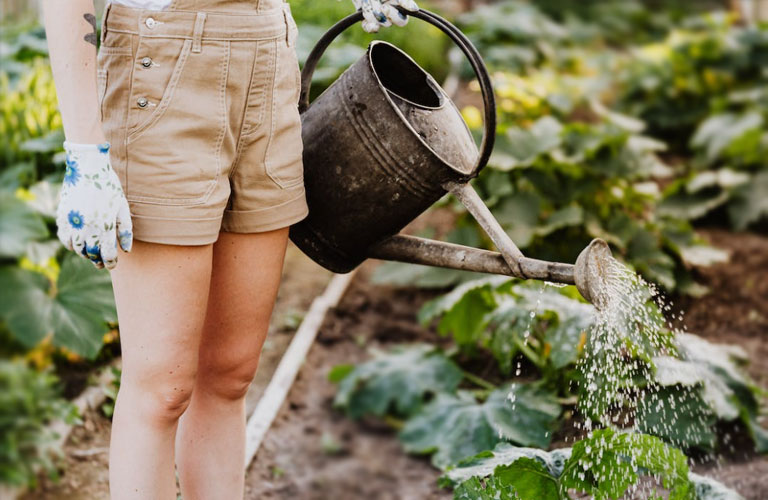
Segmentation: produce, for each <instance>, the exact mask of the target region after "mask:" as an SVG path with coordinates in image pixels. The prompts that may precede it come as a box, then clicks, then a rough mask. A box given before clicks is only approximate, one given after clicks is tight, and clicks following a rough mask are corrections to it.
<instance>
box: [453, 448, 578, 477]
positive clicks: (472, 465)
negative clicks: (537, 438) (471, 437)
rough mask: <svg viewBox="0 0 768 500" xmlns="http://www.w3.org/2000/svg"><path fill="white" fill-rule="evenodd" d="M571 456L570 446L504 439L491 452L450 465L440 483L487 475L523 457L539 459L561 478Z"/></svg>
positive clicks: (547, 468) (549, 471)
mask: <svg viewBox="0 0 768 500" xmlns="http://www.w3.org/2000/svg"><path fill="white" fill-rule="evenodd" d="M570 456H571V449H570V448H563V449H559V450H552V451H544V450H541V449H538V448H524V447H519V446H515V445H513V444H511V443H508V442H501V443H499V444H497V445H496V447H495V448H494V449H493V450H492V451H484V452H482V453H478V454H477V455H475V456H474V457H471V458H468V459H466V460H462V461H461V462H459V463H458V464H456V465H455V466H454V467H449V468H448V469H447V470H446V472H445V473H444V474H443V476H442V477H441V478H440V484H441V485H443V486H453V485H457V484H459V483H462V482H464V481H466V480H468V479H470V478H472V477H478V478H484V477H487V476H490V475H491V474H493V472H494V470H496V468H497V467H499V466H504V465H509V464H512V463H514V462H515V461H517V460H519V459H520V458H523V457H524V458H527V459H530V460H534V461H536V462H538V463H539V464H540V465H541V466H542V467H543V468H544V469H545V470H546V471H547V473H548V474H550V475H551V476H553V477H559V476H560V474H562V472H563V467H565V463H566V461H567V460H568V458H570Z"/></svg>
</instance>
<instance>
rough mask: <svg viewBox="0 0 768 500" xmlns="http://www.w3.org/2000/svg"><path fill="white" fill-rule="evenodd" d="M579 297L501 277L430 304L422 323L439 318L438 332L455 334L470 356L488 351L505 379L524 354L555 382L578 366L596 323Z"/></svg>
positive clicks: (469, 284)
mask: <svg viewBox="0 0 768 500" xmlns="http://www.w3.org/2000/svg"><path fill="white" fill-rule="evenodd" d="M578 296H579V295H578V292H576V291H575V289H574V288H573V287H571V288H554V287H546V286H543V285H538V284H524V283H520V282H518V281H516V280H512V279H510V278H506V277H499V276H496V277H491V278H484V279H479V280H474V281H470V282H467V283H465V284H462V285H459V286H457V287H456V288H454V290H453V291H451V292H450V293H448V294H447V295H444V296H442V297H438V298H437V299H434V300H432V301H430V302H428V303H426V304H425V305H424V306H423V307H422V309H421V310H420V311H419V321H420V322H421V323H422V324H423V325H427V324H429V323H430V322H432V321H433V320H434V319H436V318H439V322H438V326H437V328H438V332H439V333H441V334H442V335H451V336H452V337H453V339H454V340H455V341H456V344H457V345H458V346H459V347H460V348H462V349H463V350H464V351H465V352H469V353H471V352H473V351H474V350H476V349H477V348H480V349H487V350H489V351H490V352H491V354H493V356H494V358H495V359H496V361H497V363H498V365H499V368H500V369H501V371H502V373H503V374H505V375H509V374H510V373H511V371H512V368H513V362H514V359H515V356H516V355H517V354H522V355H524V356H525V357H526V358H527V359H528V360H529V361H530V362H532V363H533V364H534V365H535V366H536V367H537V368H538V369H539V370H541V371H542V372H543V373H544V376H545V378H547V377H548V376H552V377H556V376H557V371H558V370H560V369H563V368H565V367H568V366H570V365H573V364H574V363H575V362H576V360H577V358H578V357H579V347H580V346H583V343H584V342H585V340H586V329H587V328H588V327H589V325H590V324H591V323H592V315H593V308H592V306H591V305H589V304H585V303H583V302H581V301H580V300H579V299H577V298H576V297H578Z"/></svg>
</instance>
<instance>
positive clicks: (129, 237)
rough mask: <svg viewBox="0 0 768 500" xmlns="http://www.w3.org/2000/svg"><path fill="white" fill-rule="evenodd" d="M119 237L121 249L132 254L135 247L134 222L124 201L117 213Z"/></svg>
mask: <svg viewBox="0 0 768 500" xmlns="http://www.w3.org/2000/svg"><path fill="white" fill-rule="evenodd" d="M117 236H118V239H119V241H120V248H122V249H123V250H124V251H126V252H130V251H131V247H132V246H133V222H132V221H131V211H130V209H129V208H128V202H127V201H126V200H123V203H122V205H121V206H120V210H118V212H117Z"/></svg>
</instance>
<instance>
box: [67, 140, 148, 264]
mask: <svg viewBox="0 0 768 500" xmlns="http://www.w3.org/2000/svg"><path fill="white" fill-rule="evenodd" d="M64 150H65V151H66V154H67V160H66V161H67V169H66V173H65V174H64V183H63V184H62V187H61V199H60V200H59V206H58V208H57V210H56V225H57V226H58V231H57V233H56V235H57V236H58V238H59V240H61V242H62V243H63V244H64V246H65V247H67V248H68V249H69V250H73V251H74V252H75V253H77V254H78V255H82V256H83V257H86V258H88V259H90V260H91V262H93V264H94V265H95V266H96V267H97V268H99V269H101V268H103V267H104V266H106V267H107V269H113V268H114V267H115V266H116V265H117V242H118V238H119V240H120V247H121V248H122V249H123V250H125V251H126V252H129V251H130V250H131V245H132V244H133V225H132V223H131V213H130V211H129V209H128V201H127V200H126V199H125V195H124V194H123V188H122V186H121V185H120V180H119V179H118V178H117V174H116V173H115V171H114V170H112V165H111V164H110V163H109V143H108V142H105V143H102V144H74V143H71V142H68V141H65V142H64Z"/></svg>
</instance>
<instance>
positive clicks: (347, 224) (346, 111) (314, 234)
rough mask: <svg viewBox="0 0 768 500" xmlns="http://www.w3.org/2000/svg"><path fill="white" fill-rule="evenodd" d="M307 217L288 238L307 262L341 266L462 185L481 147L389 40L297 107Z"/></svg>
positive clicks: (443, 96)
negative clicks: (302, 107) (304, 107)
mask: <svg viewBox="0 0 768 500" xmlns="http://www.w3.org/2000/svg"><path fill="white" fill-rule="evenodd" d="M302 138H303V143H304V183H305V186H306V189H307V203H308V204H309V207H310V210H309V215H308V216H307V218H305V219H304V220H303V221H301V222H300V223H298V224H296V225H294V226H293V227H292V228H291V239H292V240H293V242H294V243H295V244H296V245H297V246H298V247H299V248H301V250H302V251H304V252H305V253H306V254H307V255H309V256H310V257H311V258H312V259H313V260H315V261H316V262H318V263H319V264H321V265H322V266H323V267H326V268H327V269H330V270H332V271H335V272H347V271H350V270H351V269H353V268H355V267H356V266H357V265H359V264H360V263H361V262H362V261H363V260H365V259H366V258H367V257H368V254H369V249H370V248H371V247H372V246H373V245H375V244H376V243H379V242H381V241H382V240H384V239H386V238H388V237H390V236H392V235H394V234H396V233H398V232H399V231H400V230H401V229H402V228H403V227H404V226H405V225H406V224H408V223H409V222H411V221H412V220H413V219H415V218H416V217H417V216H418V215H419V214H420V213H422V212H423V211H425V210H426V209H427V208H429V207H430V206H431V205H432V204H433V203H434V202H435V201H437V200H438V199H440V198H441V197H442V196H443V195H444V194H445V189H444V187H443V186H444V185H445V184H446V183H447V182H466V181H467V180H468V179H469V177H470V175H471V174H472V171H473V167H474V165H475V162H476V160H477V156H478V150H477V146H476V145H475V142H474V140H473V138H472V136H471V134H470V132H469V129H468V128H467V126H466V124H465V123H464V121H463V119H462V118H461V115H460V113H459V111H458V109H456V107H455V105H454V104H453V102H451V100H450V99H449V98H448V96H447V95H446V94H445V93H444V92H443V90H442V89H441V88H440V86H439V85H438V84H437V83H436V82H435V81H434V80H433V79H432V77H431V76H430V75H429V74H428V73H426V72H425V71H424V70H422V69H421V68H420V67H419V66H418V65H417V64H416V63H415V62H414V61H413V60H412V59H411V58H410V57H408V56H407V55H406V54H405V53H403V52H402V51H400V50H399V49H397V48H396V47H394V46H392V45H390V44H388V43H386V42H379V41H376V42H373V43H372V44H371V45H370V46H369V47H368V50H367V52H366V53H365V55H364V56H363V57H361V58H360V59H359V60H358V61H357V62H356V63H355V64H353V65H352V66H350V67H349V68H348V69H347V70H346V71H345V72H344V73H343V74H342V75H341V76H340V77H339V79H337V80H336V81H335V82H334V83H333V84H332V85H331V86H330V87H329V88H328V89H327V90H326V91H325V92H324V93H323V94H322V95H321V96H320V97H318V98H317V99H316V100H315V102H314V103H313V104H312V106H311V107H310V108H309V109H307V110H306V111H305V112H303V113H302Z"/></svg>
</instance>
